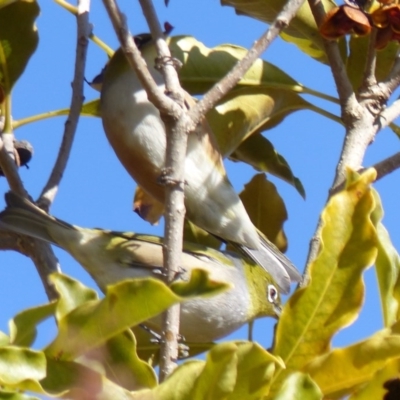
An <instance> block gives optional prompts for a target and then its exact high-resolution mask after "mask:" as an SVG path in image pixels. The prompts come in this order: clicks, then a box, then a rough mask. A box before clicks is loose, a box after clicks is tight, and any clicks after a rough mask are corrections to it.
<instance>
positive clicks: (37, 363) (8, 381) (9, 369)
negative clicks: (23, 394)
mask: <svg viewBox="0 0 400 400" xmlns="http://www.w3.org/2000/svg"><path fill="white" fill-rule="evenodd" d="M45 376H46V357H45V356H44V354H43V353H42V352H41V351H34V350H29V349H23V348H20V347H16V346H5V347H1V348H0V382H1V384H2V385H5V386H16V385H20V384H21V383H22V382H24V381H39V380H40V379H43V378H44V377H45Z"/></svg>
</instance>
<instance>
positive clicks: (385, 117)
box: [379, 99, 400, 129]
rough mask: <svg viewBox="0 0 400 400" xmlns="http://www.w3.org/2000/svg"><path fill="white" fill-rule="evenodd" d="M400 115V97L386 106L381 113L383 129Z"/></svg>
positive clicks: (380, 119) (380, 118)
mask: <svg viewBox="0 0 400 400" xmlns="http://www.w3.org/2000/svg"><path fill="white" fill-rule="evenodd" d="M399 116H400V99H398V100H396V101H394V102H393V103H392V104H391V105H390V106H389V107H386V108H385V109H384V110H383V111H382V112H381V113H380V115H379V122H380V127H381V129H383V128H386V127H387V126H389V125H390V124H391V123H392V122H393V121H394V120H395V119H396V118H398V117H399Z"/></svg>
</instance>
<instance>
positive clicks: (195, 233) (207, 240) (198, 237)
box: [183, 219, 222, 250]
mask: <svg viewBox="0 0 400 400" xmlns="http://www.w3.org/2000/svg"><path fill="white" fill-rule="evenodd" d="M183 237H184V240H185V241H187V242H190V243H197V244H201V245H203V246H207V247H212V248H213V249H217V250H219V249H220V248H221V244H222V242H221V241H220V240H218V239H217V238H216V237H215V236H213V235H210V234H209V233H208V232H207V231H205V230H204V229H201V228H199V227H198V226H197V225H195V224H193V223H192V222H190V221H189V220H187V219H185V222H184V226H183Z"/></svg>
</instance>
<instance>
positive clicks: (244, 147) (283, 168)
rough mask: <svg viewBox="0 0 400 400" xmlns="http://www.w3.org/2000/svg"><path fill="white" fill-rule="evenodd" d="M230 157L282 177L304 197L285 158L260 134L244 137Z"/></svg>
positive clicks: (300, 186) (300, 184) (298, 181)
mask: <svg viewBox="0 0 400 400" xmlns="http://www.w3.org/2000/svg"><path fill="white" fill-rule="evenodd" d="M230 158H231V159H233V160H234V161H243V162H245V163H247V164H249V165H251V166H252V167H254V168H255V169H256V170H258V171H263V172H269V173H270V174H271V175H274V176H276V177H278V178H280V179H283V180H284V181H286V182H287V183H289V184H291V185H292V186H294V187H295V188H296V189H297V191H298V192H299V193H300V195H301V196H302V197H303V198H305V197H306V193H305V190H304V187H303V185H302V183H301V181H300V179H298V178H297V177H295V176H294V175H293V172H292V170H291V169H290V166H289V164H288V163H287V162H286V160H285V159H284V158H283V157H282V156H281V155H280V154H279V153H278V152H277V151H276V150H275V148H274V147H273V145H272V143H271V142H270V141H269V140H268V139H267V138H265V137H264V136H262V135H261V134H255V135H252V136H251V137H249V138H248V139H246V140H245V141H244V142H243V143H242V144H241V145H240V146H239V147H238V148H237V149H236V150H235V151H234V153H233V154H232V156H231V157H230Z"/></svg>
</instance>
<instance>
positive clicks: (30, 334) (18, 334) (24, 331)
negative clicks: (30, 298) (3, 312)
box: [9, 302, 56, 346]
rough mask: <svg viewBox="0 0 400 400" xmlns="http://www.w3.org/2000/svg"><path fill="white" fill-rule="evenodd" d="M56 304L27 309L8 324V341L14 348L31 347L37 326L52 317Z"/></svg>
mask: <svg viewBox="0 0 400 400" xmlns="http://www.w3.org/2000/svg"><path fill="white" fill-rule="evenodd" d="M55 308H56V302H53V303H48V304H44V305H41V306H37V307H32V308H28V309H26V310H23V311H21V312H20V313H18V314H17V315H16V316H15V317H14V318H13V319H12V320H11V321H10V322H9V327H10V341H11V344H13V345H16V346H31V345H32V343H33V342H34V340H35V339H36V335H37V329H36V327H37V325H38V324H39V323H40V322H41V321H43V320H44V319H46V318H48V317H50V316H52V315H54V312H55Z"/></svg>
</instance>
